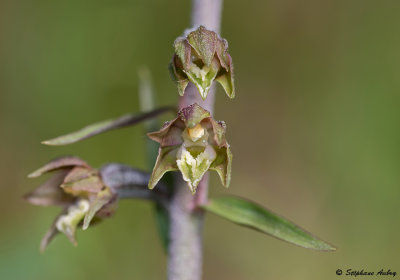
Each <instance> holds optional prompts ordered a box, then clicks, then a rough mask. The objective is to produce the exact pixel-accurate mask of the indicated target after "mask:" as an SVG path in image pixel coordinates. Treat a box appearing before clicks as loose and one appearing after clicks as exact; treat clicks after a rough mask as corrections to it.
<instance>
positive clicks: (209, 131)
mask: <svg viewBox="0 0 400 280" xmlns="http://www.w3.org/2000/svg"><path fill="white" fill-rule="evenodd" d="M225 130H226V125H225V123H224V122H222V121H215V120H214V119H213V118H212V117H211V115H210V113H209V112H208V111H206V110H204V109H203V108H202V107H200V106H199V105H198V104H192V105H190V106H188V107H186V108H183V109H182V110H181V111H180V112H179V113H178V117H177V118H176V119H174V120H172V121H170V122H167V123H165V124H164V126H163V127H162V128H161V129H160V130H159V131H156V132H152V133H149V134H148V136H149V137H150V138H151V139H152V140H154V141H156V142H158V143H160V148H159V152H158V157H157V161H156V164H155V166H154V169H153V173H152V175H151V178H150V181H149V188H150V189H152V188H154V187H155V185H156V184H157V182H158V181H159V180H160V179H161V177H162V176H163V175H164V174H165V173H166V172H168V171H175V170H179V171H180V172H181V173H182V177H183V179H184V180H185V181H186V182H188V185H189V188H190V190H191V191H192V192H193V193H195V192H196V188H197V185H198V184H199V182H200V180H201V179H202V177H203V175H204V174H205V173H206V172H207V171H208V170H209V169H210V170H215V171H217V173H218V175H219V177H220V179H221V182H222V184H223V185H224V186H225V187H228V186H229V182H230V177H231V163H232V154H231V151H230V147H229V144H228V142H227V141H226V139H225Z"/></svg>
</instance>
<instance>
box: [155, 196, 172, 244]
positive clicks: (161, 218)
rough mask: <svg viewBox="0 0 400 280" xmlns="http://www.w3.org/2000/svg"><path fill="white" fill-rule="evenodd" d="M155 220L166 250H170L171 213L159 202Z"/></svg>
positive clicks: (156, 207)
mask: <svg viewBox="0 0 400 280" xmlns="http://www.w3.org/2000/svg"><path fill="white" fill-rule="evenodd" d="M154 210H155V211H154V214H155V220H156V225H157V229H158V232H159V234H160V239H161V243H162V246H163V248H164V250H165V252H168V245H169V215H168V211H167V209H165V208H164V207H163V206H161V205H160V204H159V203H157V204H156V205H155V209H154Z"/></svg>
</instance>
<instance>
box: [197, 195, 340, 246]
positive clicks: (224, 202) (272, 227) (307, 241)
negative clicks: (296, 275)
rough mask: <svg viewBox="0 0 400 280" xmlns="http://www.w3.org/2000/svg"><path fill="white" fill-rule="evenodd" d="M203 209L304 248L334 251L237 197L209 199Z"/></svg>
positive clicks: (283, 220) (265, 210)
mask: <svg viewBox="0 0 400 280" xmlns="http://www.w3.org/2000/svg"><path fill="white" fill-rule="evenodd" d="M203 207H204V208H205V209H206V210H208V211H210V212H212V213H214V214H217V215H219V216H221V217H224V218H226V219H228V220H229V221H231V222H234V223H237V224H239V225H242V226H245V227H249V228H253V229H255V230H258V231H261V232H263V233H266V234H269V235H271V236H273V237H276V238H278V239H281V240H284V241H287V242H289V243H292V244H295V245H298V246H301V247H304V248H308V249H315V250H322V251H333V250H335V248H334V247H333V246H331V245H329V244H327V243H325V242H324V241H321V240H320V239H318V238H316V237H314V236H312V235H311V234H309V233H307V232H306V231H304V230H303V229H301V228H299V227H298V226H296V225H295V224H293V223H292V222H290V221H288V220H286V219H285V218H282V217H279V216H278V215H276V214H274V213H272V212H270V211H269V210H267V209H265V208H263V207H261V206H259V205H257V204H255V203H253V202H250V201H248V200H245V199H242V198H239V197H221V198H216V199H211V200H210V201H209V203H208V204H206V205H205V206H203Z"/></svg>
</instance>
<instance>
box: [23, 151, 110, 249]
mask: <svg viewBox="0 0 400 280" xmlns="http://www.w3.org/2000/svg"><path fill="white" fill-rule="evenodd" d="M47 172H53V173H54V175H53V176H52V177H50V179H48V180H47V181H46V182H45V183H44V184H42V185H41V186H39V187H38V188H36V189H35V190H33V191H32V192H31V193H28V194H27V195H25V196H24V198H25V199H26V200H27V201H28V202H30V203H31V204H34V205H40V206H49V205H56V206H60V207H61V208H62V211H61V213H60V214H59V215H58V216H57V217H56V219H55V220H54V222H53V224H52V226H51V227H50V229H49V231H48V232H47V233H46V234H45V236H44V237H43V239H42V242H41V245H40V249H41V251H43V250H44V249H45V248H46V247H47V245H48V244H49V243H50V241H51V240H52V239H53V237H54V236H55V235H56V234H58V233H59V232H62V233H64V234H65V235H66V236H67V237H68V239H69V240H70V241H71V243H73V244H74V245H76V244H77V243H76V239H75V231H76V229H77V227H78V226H80V225H83V226H82V227H83V229H86V228H87V227H88V226H89V224H90V222H91V221H92V220H93V222H97V221H99V220H101V219H103V218H106V217H109V216H111V215H112V214H113V213H114V211H115V208H116V202H117V194H116V193H115V192H114V191H113V190H112V189H111V188H109V187H107V186H105V185H104V183H103V181H102V179H101V178H100V175H99V173H98V171H97V170H95V169H93V168H92V167H90V166H89V165H88V164H87V163H86V162H85V161H83V160H81V159H79V158H77V157H62V158H57V159H55V160H53V161H51V162H49V163H47V164H46V165H44V166H43V167H41V168H39V169H38V170H36V171H35V172H33V173H31V174H30V175H29V176H28V177H29V178H36V177H39V176H41V175H43V174H44V173H47Z"/></svg>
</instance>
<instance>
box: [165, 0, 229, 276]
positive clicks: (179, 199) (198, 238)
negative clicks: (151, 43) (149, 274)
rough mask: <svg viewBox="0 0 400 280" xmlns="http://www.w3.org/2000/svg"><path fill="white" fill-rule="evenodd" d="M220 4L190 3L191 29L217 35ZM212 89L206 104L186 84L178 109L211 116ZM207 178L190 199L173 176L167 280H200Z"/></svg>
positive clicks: (210, 0) (178, 178)
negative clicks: (198, 110) (197, 107)
mask: <svg viewBox="0 0 400 280" xmlns="http://www.w3.org/2000/svg"><path fill="white" fill-rule="evenodd" d="M221 10H222V0H193V6H192V26H199V25H204V26H205V27H206V28H207V29H211V30H213V31H215V32H217V33H219V29H220V22H221ZM214 92H215V89H214V87H212V88H211V90H210V92H209V94H208V97H207V99H206V100H202V99H201V97H200V94H199V92H198V91H197V89H196V87H195V86H194V85H193V84H189V85H188V87H187V88H186V90H185V94H184V96H183V97H181V99H180V102H179V108H180V109H182V108H184V107H187V106H188V105H191V104H193V103H198V104H199V105H200V106H202V107H203V108H204V109H206V110H208V111H209V112H210V113H211V114H213V112H214V100H215V97H214ZM208 181H209V177H208V174H206V175H205V176H204V177H203V179H202V181H201V182H200V184H199V185H198V188H197V192H196V194H195V195H192V193H191V192H190V190H189V188H188V186H187V183H186V182H185V181H183V180H182V177H181V175H180V174H177V175H176V176H175V186H174V191H173V195H172V198H171V201H170V207H169V213H170V243H169V248H168V257H169V258H168V279H169V280H200V279H201V275H202V255H203V249H202V248H203V246H202V243H203V238H202V235H203V233H202V232H203V219H204V213H203V211H202V210H201V209H199V208H197V206H199V205H202V204H205V203H206V202H207V195H208Z"/></svg>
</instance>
